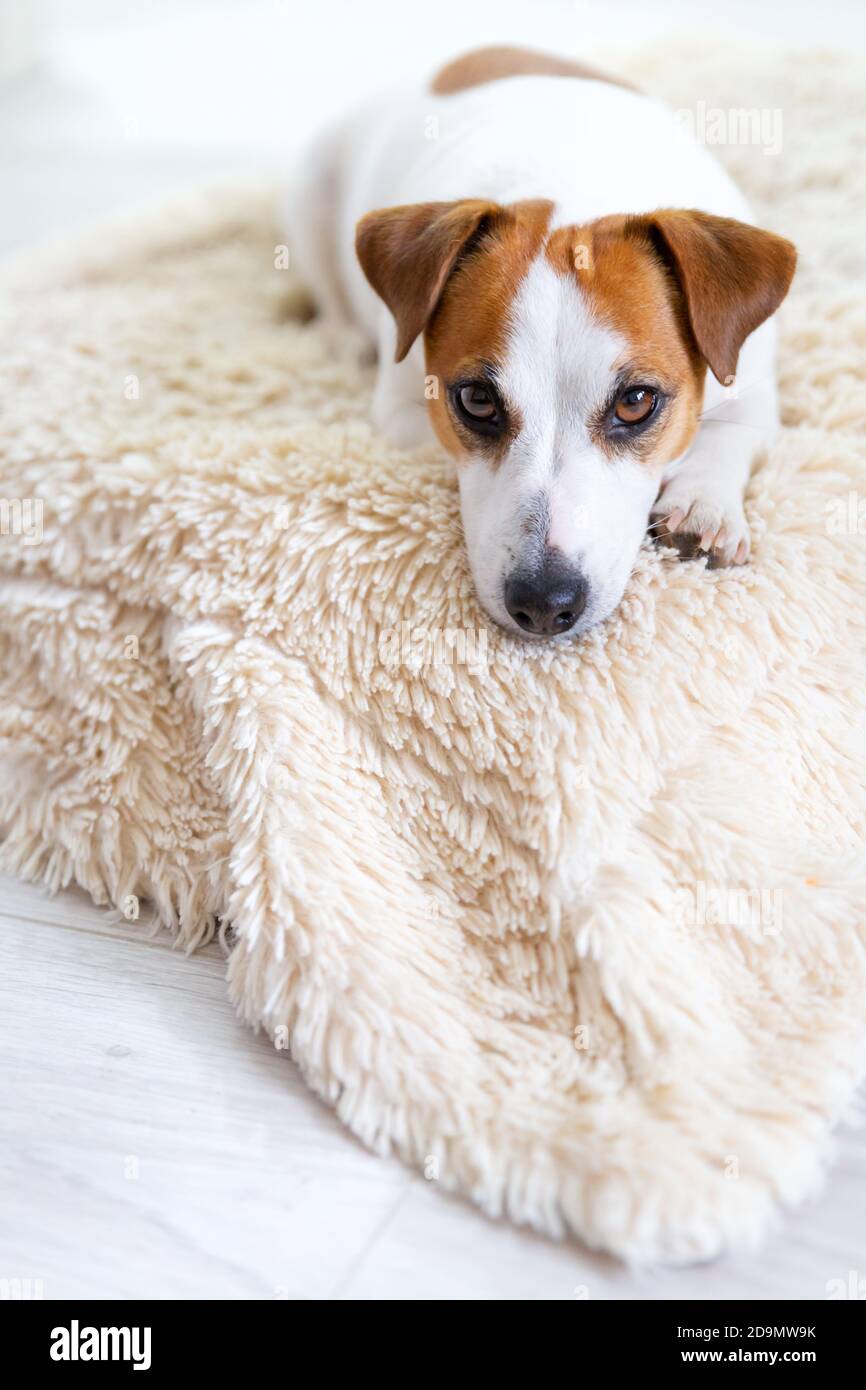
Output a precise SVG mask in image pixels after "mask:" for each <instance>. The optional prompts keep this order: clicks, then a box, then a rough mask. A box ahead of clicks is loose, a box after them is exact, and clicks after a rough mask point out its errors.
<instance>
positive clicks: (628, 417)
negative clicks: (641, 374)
mask: <svg viewBox="0 0 866 1390" xmlns="http://www.w3.org/2000/svg"><path fill="white" fill-rule="evenodd" d="M657 401H658V396H657V394H656V392H655V391H651V390H650V388H649V387H648V386H633V387H632V388H631V390H629V391H623V393H622V395H621V396H620V398H619V400H618V401H617V403H616V405H615V406H614V411H613V413H614V415H615V416H616V418H617V420H618V421H619V423H620V424H621V425H639V424H641V422H642V421H643V420H647V419H648V418H649V416H650V415H652V413H653V411H654V410H655V408H656V403H657Z"/></svg>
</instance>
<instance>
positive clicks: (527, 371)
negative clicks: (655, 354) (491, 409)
mask: <svg viewBox="0 0 866 1390" xmlns="http://www.w3.org/2000/svg"><path fill="white" fill-rule="evenodd" d="M511 317H512V322H511V324H510V332H509V346H508V352H507V355H506V359H505V365H504V368H503V369H502V371H501V372H500V373H499V378H498V379H499V382H500V385H501V388H502V392H503V395H504V397H505V398H506V399H507V400H514V401H519V402H520V410H521V415H522V419H523V427H522V429H521V431H520V434H519V435H518V437H517V439H516V440H515V442H514V444H513V445H512V446H511V448H510V449H509V451H508V454H507V456H506V457H505V459H504V460H503V461H502V462H501V463H500V464H499V466H498V467H497V468H495V469H492V468H491V467H490V465H489V464H488V462H487V461H486V460H485V459H484V458H479V459H477V460H474V461H473V462H471V463H470V464H469V465H464V466H462V467H461V468H460V472H459V478H460V499H461V510H462V514H463V528H464V532H465V535H466V544H467V548H468V552H469V557H470V562H471V565H472V572H473V577H474V579H475V585H476V588H477V589H478V594H479V597H480V599H481V601H482V603H483V604H484V606H485V608H487V610H488V611H489V612H490V613H491V614H492V616H493V617H495V618H496V619H497V620H498V621H499V622H501V623H502V624H503V625H504V626H506V627H510V626H514V624H512V621H511V619H510V617H509V616H508V613H507V612H506V610H505V607H504V605H503V602H502V580H503V574H504V572H505V570H506V569H508V568H514V569H518V570H519V569H523V568H527V567H531V566H532V561H533V558H534V556H535V555H536V554H537V552H538V550H539V547H540V546H543V545H545V544H546V545H547V546H550V547H555V548H556V549H558V550H560V551H562V553H563V554H564V555H565V556H566V557H567V559H568V560H570V561H571V562H572V563H573V564H574V566H575V567H576V568H577V569H579V570H580V571H581V572H582V573H583V574H584V575H585V576H586V577H587V579H588V580H589V584H590V597H589V602H588V605H587V608H586V610H585V611H584V613H583V616H582V618H581V619H580V622H579V623H578V625H577V629H576V630H577V631H582V630H585V629H586V628H588V627H590V626H591V625H592V624H593V622H595V621H597V620H598V619H599V618H600V617H604V616H606V614H607V613H609V612H610V611H611V609H612V608H613V607H614V606H615V605H616V604H617V603H618V602H619V600H620V598H621V597H622V592H623V589H624V588H625V584H626V581H627V579H628V576H629V572H630V570H631V567H632V564H633V562H634V557H635V554H636V552H637V549H638V546H639V545H640V542H641V538H642V536H643V534H644V531H645V530H646V521H647V513H648V512H649V508H650V506H651V504H652V501H653V498H654V497H655V493H656V490H657V488H656V483H655V481H654V480H653V478H652V477H651V476H650V475H649V473H648V472H647V470H646V469H645V468H642V467H641V466H640V465H638V464H636V463H634V462H632V461H630V460H628V459H623V460H620V461H616V462H611V460H610V459H609V458H608V457H607V456H606V455H605V454H603V453H602V451H601V450H600V449H599V448H598V447H597V446H596V445H594V444H593V442H592V439H591V436H590V432H589V429H588V427H587V418H588V416H590V414H591V413H592V411H593V410H594V409H595V408H596V407H597V406H598V405H599V404H600V403H603V402H604V401H605V400H606V399H607V397H608V396H609V394H610V389H611V384H612V382H613V380H614V378H615V375H616V372H615V366H614V364H615V362H616V361H617V359H618V358H620V357H621V355H622V352H623V350H624V349H625V346H626V345H625V342H624V340H623V339H622V338H620V337H619V336H618V335H617V334H616V333H613V332H611V331H610V330H609V329H607V328H605V327H603V326H602V325H601V324H600V323H598V321H597V320H596V319H595V318H594V317H593V316H592V314H591V313H590V312H589V309H588V306H587V303H586V301H585V300H584V299H583V297H582V296H581V294H580V291H579V290H578V288H577V286H576V285H575V284H574V282H573V281H571V280H569V279H567V278H566V277H565V276H562V275H559V274H557V273H556V271H554V269H553V268H552V267H551V266H550V264H549V263H548V262H547V261H546V260H544V259H543V258H539V259H538V260H537V261H536V262H535V263H534V264H533V266H532V267H531V269H530V271H529V273H528V275H527V276H526V279H525V280H524V282H523V284H522V285H521V287H520V290H519V292H518V294H517V297H516V300H515V303H514V307H513V311H512V316H511ZM539 516H542V517H543V522H544V524H543V530H542V532H541V534H539V529H538V527H537V526H534V525H533V524H532V521H533V518H535V517H539ZM527 523H528V524H527Z"/></svg>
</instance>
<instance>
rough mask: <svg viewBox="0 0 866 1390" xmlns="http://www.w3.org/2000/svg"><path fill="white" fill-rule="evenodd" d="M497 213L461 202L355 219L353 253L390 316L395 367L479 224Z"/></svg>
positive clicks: (495, 207)
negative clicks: (394, 336) (394, 330)
mask: <svg viewBox="0 0 866 1390" xmlns="http://www.w3.org/2000/svg"><path fill="white" fill-rule="evenodd" d="M501 211H502V209H501V208H500V207H499V206H498V204H496V203H488V202H485V201H484V200H483V199H475V198H462V199H460V200H459V201H458V202H456V203H410V204H407V205H406V206H405V207H396V208H380V209H379V210H378V211H377V212H368V213H367V214H366V216H365V217H362V218H361V220H360V222H359V223H358V226H357V229H356V232H355V250H356V252H357V254H358V260H359V261H360V262H361V268H362V269H363V271H364V274H365V275H366V277H367V279H368V280H369V281H370V284H371V285H372V286H373V289H374V290H375V291H376V293H377V294H378V295H379V298H380V299H383V300H384V301H385V303H386V304H387V306H388V308H389V309H390V310H391V313H392V314H393V315H394V322H395V323H396V325H397V352H396V357H395V360H396V361H397V362H402V361H403V358H404V357H405V356H406V353H407V352H408V351H409V349H410V347H411V346H412V344H413V343H414V341H415V339H416V338H417V337H418V334H419V333H422V332H423V331H424V328H425V327H426V325H427V323H428V322H429V320H430V318H431V316H432V314H433V311H434V309H435V308H436V305H437V304H438V303H439V299H440V297H441V295H442V291H443V290H444V288H445V282H446V280H447V279H448V276H449V275H450V274H451V271H452V270H453V268H454V264H455V262H456V260H457V257H458V256H459V255H460V252H461V251H462V250H463V248H464V247H465V246H466V244H467V242H468V241H469V240H470V238H471V237H474V236H475V234H476V233H477V232H478V231H479V230H480V229H481V227H482V224H483V222H484V221H485V219H486V218H488V217H492V216H493V215H495V214H496V213H498V212H501Z"/></svg>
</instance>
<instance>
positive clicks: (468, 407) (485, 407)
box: [456, 381, 499, 425]
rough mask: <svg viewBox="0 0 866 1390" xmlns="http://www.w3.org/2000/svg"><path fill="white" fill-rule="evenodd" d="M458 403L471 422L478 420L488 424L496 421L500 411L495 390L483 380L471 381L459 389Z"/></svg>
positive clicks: (462, 412)
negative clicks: (494, 393) (494, 394)
mask: <svg viewBox="0 0 866 1390" xmlns="http://www.w3.org/2000/svg"><path fill="white" fill-rule="evenodd" d="M456 399H457V404H458V406H459V408H460V412H461V414H463V415H465V416H467V417H468V418H469V420H470V422H472V421H475V420H478V421H479V422H482V423H484V424H487V425H492V424H494V423H495V420H496V416H497V415H498V413H499V411H498V408H497V405H496V401H495V399H494V397H493V392H492V391H491V390H490V387H489V386H486V385H485V384H484V382H482V381H470V382H468V383H467V385H465V386H461V387H459V388H458V390H457V395H456Z"/></svg>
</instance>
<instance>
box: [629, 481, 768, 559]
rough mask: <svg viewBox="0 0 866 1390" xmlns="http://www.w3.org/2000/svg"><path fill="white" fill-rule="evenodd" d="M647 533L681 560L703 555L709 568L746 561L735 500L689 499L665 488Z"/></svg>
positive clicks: (745, 530)
mask: <svg viewBox="0 0 866 1390" xmlns="http://www.w3.org/2000/svg"><path fill="white" fill-rule="evenodd" d="M650 534H651V535H652V537H653V539H654V540H656V541H658V542H659V544H661V545H671V546H673V547H674V549H675V550H677V551H679V556H680V559H681V560H693V559H695V558H696V557H698V556H700V555H706V556H707V561H708V568H710V569H722V568H724V567H725V566H727V565H744V564H745V563H746V561H747V560H748V558H749V548H750V540H749V527H748V523H747V521H746V516H745V512H744V511H743V505H742V502H741V501H740V499H739V498H736V499H731V498H726V499H724V500H722V499H720V498H716V497H692V496H690V495H689V494H688V493H687V492H685V490H680V489H675V488H666V489H665V490H664V492H663V493H662V494H661V496H660V497H659V499H658V501H657V502H656V504H655V506H654V507H653V509H652V513H651V514H650Z"/></svg>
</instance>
